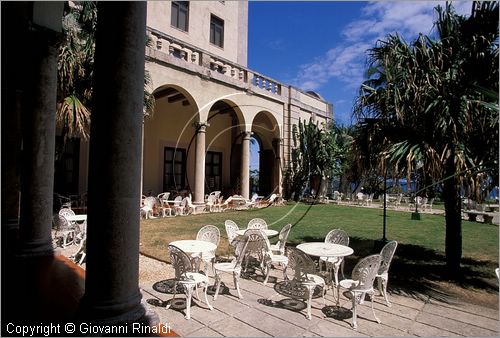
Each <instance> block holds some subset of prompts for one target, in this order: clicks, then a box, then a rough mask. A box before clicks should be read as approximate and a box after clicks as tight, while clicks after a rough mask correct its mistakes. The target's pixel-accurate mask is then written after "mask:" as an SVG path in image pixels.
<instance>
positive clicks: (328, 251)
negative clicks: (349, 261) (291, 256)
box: [297, 242, 354, 257]
mask: <svg viewBox="0 0 500 338" xmlns="http://www.w3.org/2000/svg"><path fill="white" fill-rule="evenodd" d="M297 249H300V250H302V251H304V252H305V253H306V254H308V255H311V256H317V257H323V256H326V257H344V256H349V255H352V254H353V253H354V250H353V249H352V248H350V247H348V246H345V245H341V244H334V243H325V242H309V243H302V244H299V245H297Z"/></svg>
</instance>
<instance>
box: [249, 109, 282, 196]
mask: <svg viewBox="0 0 500 338" xmlns="http://www.w3.org/2000/svg"><path fill="white" fill-rule="evenodd" d="M252 132H253V138H254V139H255V140H257V143H258V146H259V152H258V154H259V156H258V163H259V175H258V193H259V195H261V196H268V195H270V194H272V193H278V192H279V191H280V175H281V173H280V170H281V168H280V157H281V155H280V151H281V150H280V143H279V139H280V131H279V126H278V123H277V121H276V119H275V117H274V116H273V115H272V114H271V113H269V112H266V111H262V112H259V113H258V114H257V115H256V116H255V118H254V120H253V123H252Z"/></svg>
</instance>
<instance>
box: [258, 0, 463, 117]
mask: <svg viewBox="0 0 500 338" xmlns="http://www.w3.org/2000/svg"><path fill="white" fill-rule="evenodd" d="M438 3H440V4H442V5H444V2H435V1H374V2H365V1H353V2H347V1H315V2H313V1H274V2H268V1H250V2H249V6H248V7H249V9H248V12H249V19H248V21H249V22H248V68H250V69H252V70H255V71H257V72H259V73H261V74H263V75H266V76H269V77H270V78H273V79H275V80H277V81H280V82H283V83H286V84H291V85H294V86H296V87H299V88H301V89H303V90H306V91H307V90H314V91H315V92H317V93H319V94H320V95H321V96H322V97H323V98H325V99H326V100H327V101H329V102H331V103H333V109H334V119H335V121H336V122H337V123H342V124H351V110H352V105H353V102H354V99H355V97H356V95H357V90H358V88H359V86H360V84H361V83H362V81H363V79H364V77H363V74H364V70H365V61H366V50H368V49H369V48H372V47H373V46H374V45H375V42H376V41H377V40H378V39H382V38H384V37H385V36H387V34H389V33H394V32H398V33H399V34H400V35H402V36H403V37H404V38H405V40H406V41H408V42H409V41H411V40H413V39H414V38H415V37H416V36H417V35H418V33H419V32H421V33H423V34H429V33H430V32H431V30H432V27H433V22H434V17H435V15H434V14H435V13H434V10H433V9H434V7H435V6H436V5H437V4H438ZM453 5H454V7H455V9H456V11H457V13H459V14H463V15H469V13H470V10H471V6H472V2H471V1H455V2H453Z"/></svg>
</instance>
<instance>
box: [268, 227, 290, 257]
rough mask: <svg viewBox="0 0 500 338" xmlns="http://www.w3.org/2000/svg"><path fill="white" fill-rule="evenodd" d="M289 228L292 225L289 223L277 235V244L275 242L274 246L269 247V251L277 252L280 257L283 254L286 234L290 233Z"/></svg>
mask: <svg viewBox="0 0 500 338" xmlns="http://www.w3.org/2000/svg"><path fill="white" fill-rule="evenodd" d="M291 228H292V225H291V224H290V223H288V224H287V225H285V226H284V227H283V228H281V230H280V233H279V235H278V242H276V244H273V245H271V251H273V252H279V254H280V255H284V254H285V245H286V241H287V240H288V234H289V233H290V230H291Z"/></svg>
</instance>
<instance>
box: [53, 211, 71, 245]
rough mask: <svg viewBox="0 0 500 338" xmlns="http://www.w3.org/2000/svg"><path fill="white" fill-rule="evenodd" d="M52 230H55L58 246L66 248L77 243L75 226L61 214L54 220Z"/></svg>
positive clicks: (55, 216)
mask: <svg viewBox="0 0 500 338" xmlns="http://www.w3.org/2000/svg"><path fill="white" fill-rule="evenodd" d="M52 228H53V229H54V237H53V239H54V241H55V243H56V245H58V246H59V245H60V246H61V247H63V248H65V247H67V246H69V245H71V244H73V243H75V236H76V230H75V225H74V224H71V223H70V222H69V221H68V220H67V219H66V217H64V216H62V215H59V214H57V215H54V217H53V219H52Z"/></svg>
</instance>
